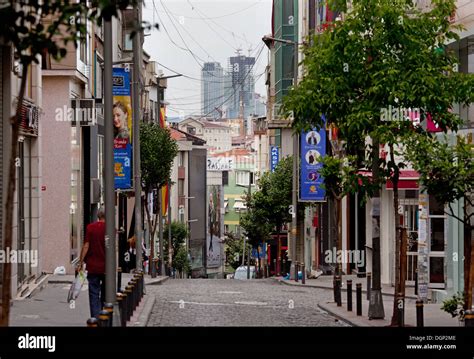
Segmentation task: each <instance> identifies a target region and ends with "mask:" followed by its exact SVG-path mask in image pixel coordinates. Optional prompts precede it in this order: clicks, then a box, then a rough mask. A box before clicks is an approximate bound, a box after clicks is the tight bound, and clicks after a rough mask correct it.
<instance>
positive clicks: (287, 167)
mask: <svg viewBox="0 0 474 359" xmlns="http://www.w3.org/2000/svg"><path fill="white" fill-rule="evenodd" d="M292 166H293V159H292V157H286V158H283V159H282V160H281V161H280V162H279V163H278V165H277V167H276V168H275V171H274V172H265V173H264V174H262V176H261V177H260V179H259V181H258V187H259V189H258V190H257V191H255V192H254V193H253V194H252V195H251V196H248V195H247V209H248V210H247V212H246V213H245V214H244V215H243V216H242V218H241V219H240V225H241V226H242V227H243V228H244V231H245V234H246V235H247V237H248V238H249V242H250V243H251V244H252V245H253V246H257V244H258V243H260V242H262V241H264V240H267V239H268V238H269V236H270V234H271V232H273V231H274V230H275V229H276V230H277V231H279V230H280V229H281V226H282V225H283V224H284V223H287V222H290V221H291V215H290V213H289V206H290V205H291V193H292V192H291V191H292V177H293V173H292V170H293V167H292Z"/></svg>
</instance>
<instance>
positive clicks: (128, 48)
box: [123, 32, 133, 51]
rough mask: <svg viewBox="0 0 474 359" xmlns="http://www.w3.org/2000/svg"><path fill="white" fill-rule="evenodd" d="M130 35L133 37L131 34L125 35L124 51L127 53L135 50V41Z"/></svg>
mask: <svg viewBox="0 0 474 359" xmlns="http://www.w3.org/2000/svg"><path fill="white" fill-rule="evenodd" d="M130 35H131V33H130V32H126V33H125V35H124V39H123V49H124V50H125V51H132V50H133V40H132V38H131V36H130Z"/></svg>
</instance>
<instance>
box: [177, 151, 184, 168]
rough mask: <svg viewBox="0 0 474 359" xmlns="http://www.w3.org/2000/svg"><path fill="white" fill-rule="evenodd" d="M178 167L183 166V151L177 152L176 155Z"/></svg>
mask: <svg viewBox="0 0 474 359" xmlns="http://www.w3.org/2000/svg"><path fill="white" fill-rule="evenodd" d="M178 166H180V167H183V166H184V151H181V152H179V154H178Z"/></svg>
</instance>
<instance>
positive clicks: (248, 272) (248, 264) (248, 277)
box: [244, 170, 252, 279]
mask: <svg viewBox="0 0 474 359" xmlns="http://www.w3.org/2000/svg"><path fill="white" fill-rule="evenodd" d="M251 174H252V172H251V171H250V170H249V189H248V194H247V195H248V198H249V200H248V202H250V197H251V191H252V187H251V186H252V182H251V181H250V179H251V178H250V177H251ZM248 211H249V208H248V206H247V212H248ZM244 251H245V246H244ZM247 262H248V263H247V279H250V248H249V250H248V258H247Z"/></svg>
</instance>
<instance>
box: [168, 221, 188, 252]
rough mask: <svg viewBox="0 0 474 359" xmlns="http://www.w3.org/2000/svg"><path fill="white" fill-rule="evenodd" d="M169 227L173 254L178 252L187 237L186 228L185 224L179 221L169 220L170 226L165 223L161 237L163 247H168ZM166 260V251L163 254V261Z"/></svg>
mask: <svg viewBox="0 0 474 359" xmlns="http://www.w3.org/2000/svg"><path fill="white" fill-rule="evenodd" d="M170 227H171V250H172V251H173V255H176V253H178V251H179V249H180V248H181V247H183V245H184V243H185V242H186V238H187V237H188V229H187V228H186V224H184V223H181V222H176V221H174V222H171V226H170V225H168V224H166V226H165V228H164V230H163V239H164V247H165V248H169V247H168V246H169V244H168V238H169V230H170ZM167 260H168V253H167V254H166V255H165V261H167Z"/></svg>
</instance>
